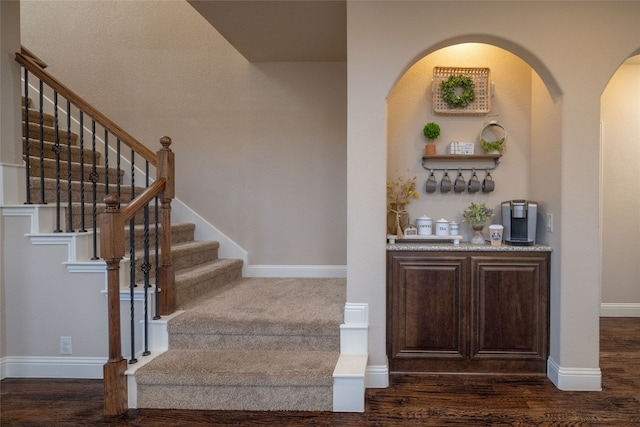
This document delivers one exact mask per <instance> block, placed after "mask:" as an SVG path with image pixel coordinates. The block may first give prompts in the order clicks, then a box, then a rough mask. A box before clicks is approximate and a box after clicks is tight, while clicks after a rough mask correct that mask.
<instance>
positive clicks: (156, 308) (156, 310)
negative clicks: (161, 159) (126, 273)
mask: <svg viewBox="0 0 640 427" xmlns="http://www.w3.org/2000/svg"><path fill="white" fill-rule="evenodd" d="M158 202H159V199H158V197H157V196H156V198H155V203H156V204H155V206H154V207H153V210H154V212H155V218H154V223H155V225H154V228H155V230H154V232H155V235H156V241H155V262H156V264H155V268H156V289H155V290H154V316H153V319H154V320H158V319H160V300H159V299H158V296H159V292H160V286H159V284H158V266H159V261H160V257H159V255H158V248H159V247H160V244H159V242H158V236H159V230H158Z"/></svg>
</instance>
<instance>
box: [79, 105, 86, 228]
mask: <svg viewBox="0 0 640 427" xmlns="http://www.w3.org/2000/svg"><path fill="white" fill-rule="evenodd" d="M78 231H79V232H81V233H86V232H87V229H86V228H85V227H84V111H82V110H80V230H78Z"/></svg>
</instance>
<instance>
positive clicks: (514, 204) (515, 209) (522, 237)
mask: <svg viewBox="0 0 640 427" xmlns="http://www.w3.org/2000/svg"><path fill="white" fill-rule="evenodd" d="M537 218H538V204H537V203H536V202H532V201H529V200H509V201H507V202H502V226H503V227H504V236H503V238H504V241H505V243H506V244H508V245H513V246H530V245H534V244H535V243H536V223H537Z"/></svg>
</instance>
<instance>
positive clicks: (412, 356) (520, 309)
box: [387, 251, 550, 373]
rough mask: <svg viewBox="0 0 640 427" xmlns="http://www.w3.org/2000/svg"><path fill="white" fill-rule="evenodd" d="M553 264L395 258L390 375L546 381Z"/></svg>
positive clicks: (498, 256)
mask: <svg viewBox="0 0 640 427" xmlns="http://www.w3.org/2000/svg"><path fill="white" fill-rule="evenodd" d="M549 258H550V255H549V252H542V251H531V252H527V251H514V252H511V251H469V252H465V251H440V252H432V251H411V252H409V251H388V255H387V310H388V311H387V319H388V320H387V353H388V356H389V363H390V370H391V372H477V373H545V372H546V360H547V357H548V347H549V345H548V342H549V308H548V305H549Z"/></svg>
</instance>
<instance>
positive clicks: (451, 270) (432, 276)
mask: <svg viewBox="0 0 640 427" xmlns="http://www.w3.org/2000/svg"><path fill="white" fill-rule="evenodd" d="M404 273H405V284H406V285H405V289H404V296H403V307H402V308H401V309H400V312H401V313H403V314H404V319H403V320H404V324H405V336H404V346H403V347H404V349H410V350H416V349H422V350H431V351H455V352H458V351H459V350H460V347H461V337H460V332H461V329H462V328H461V324H460V320H461V319H460V313H461V307H460V299H461V292H462V290H461V289H460V280H459V274H460V273H459V267H458V266H455V265H454V266H431V267H429V268H425V266H419V267H416V266H412V267H407V268H405V270H404Z"/></svg>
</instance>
